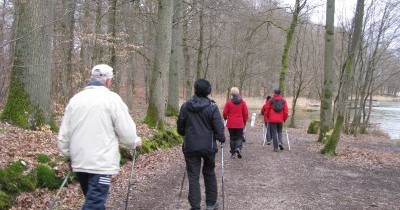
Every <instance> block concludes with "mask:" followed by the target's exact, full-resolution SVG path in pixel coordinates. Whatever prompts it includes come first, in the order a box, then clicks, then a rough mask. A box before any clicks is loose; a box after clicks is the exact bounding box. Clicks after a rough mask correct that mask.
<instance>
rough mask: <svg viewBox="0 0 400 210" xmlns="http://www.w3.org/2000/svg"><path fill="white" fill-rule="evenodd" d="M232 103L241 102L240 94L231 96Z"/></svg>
mask: <svg viewBox="0 0 400 210" xmlns="http://www.w3.org/2000/svg"><path fill="white" fill-rule="evenodd" d="M232 103H234V104H240V103H242V98H241V97H240V96H233V97H232Z"/></svg>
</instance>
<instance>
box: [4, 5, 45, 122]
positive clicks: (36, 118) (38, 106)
mask: <svg viewBox="0 0 400 210" xmlns="http://www.w3.org/2000/svg"><path fill="white" fill-rule="evenodd" d="M14 3H15V8H16V13H15V17H14V18H15V19H14V20H15V21H17V22H16V24H17V26H16V33H15V34H16V37H17V38H16V43H15V52H14V56H13V57H14V61H13V67H12V72H11V83H10V87H9V93H8V98H7V102H6V105H5V107H4V111H3V113H2V115H1V119H2V120H5V121H8V122H10V123H13V124H15V125H17V126H20V127H23V128H33V129H34V128H38V127H40V126H42V125H43V124H45V123H51V120H52V119H51V111H50V110H51V102H50V90H51V88H50V85H51V84H50V82H51V64H52V35H53V34H52V31H53V26H52V24H50V22H51V21H52V18H53V1H52V0H30V1H26V0H16V1H15V2H14Z"/></svg>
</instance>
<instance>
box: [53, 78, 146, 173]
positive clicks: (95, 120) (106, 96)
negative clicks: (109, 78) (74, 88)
mask: <svg viewBox="0 0 400 210" xmlns="http://www.w3.org/2000/svg"><path fill="white" fill-rule="evenodd" d="M118 139H119V140H120V142H121V143H123V144H125V145H127V146H129V147H130V148H135V146H136V144H140V143H141V139H140V137H138V136H137V134H136V125H135V123H134V122H133V120H132V118H131V116H130V115H129V112H128V107H127V106H126V105H125V103H124V102H123V101H122V99H121V97H120V96H119V95H118V94H116V93H114V92H112V91H110V90H109V89H108V88H106V87H104V86H87V87H86V88H85V89H84V90H83V91H81V92H79V93H77V94H76V95H75V96H74V97H72V98H71V100H70V101H69V103H68V105H67V107H66V109H65V114H64V118H63V120H62V123H61V127H60V131H59V134H58V143H57V146H58V148H59V149H60V150H61V152H62V153H63V154H64V155H65V156H66V157H68V158H70V159H71V166H72V169H73V171H74V172H87V173H93V174H107V175H112V174H118V172H119V168H120V166H119V161H120V155H119V144H118Z"/></svg>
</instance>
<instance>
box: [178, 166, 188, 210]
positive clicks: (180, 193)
mask: <svg viewBox="0 0 400 210" xmlns="http://www.w3.org/2000/svg"><path fill="white" fill-rule="evenodd" d="M185 177H186V171H184V172H183V178H182V183H181V189H180V190H179V196H178V202H177V204H176V209H177V210H179V208H180V207H181V206H180V203H181V196H182V189H183V184H184V183H185Z"/></svg>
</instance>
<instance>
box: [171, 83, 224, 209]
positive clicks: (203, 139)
mask: <svg viewBox="0 0 400 210" xmlns="http://www.w3.org/2000/svg"><path fill="white" fill-rule="evenodd" d="M194 93H195V95H194V96H193V97H192V98H191V99H190V100H188V101H186V102H185V103H184V104H183V105H182V106H181V109H180V111H179V116H178V120H177V126H178V133H179V134H180V135H182V136H184V143H183V145H182V150H183V154H184V156H185V162H186V171H187V174H188V180H189V196H188V200H189V203H190V206H191V209H192V210H197V209H200V202H201V191H200V184H199V175H200V169H201V160H202V159H203V162H204V164H203V177H204V184H205V188H206V205H207V210H212V209H218V207H219V204H218V202H217V196H218V187H217V178H216V176H215V154H216V153H217V151H218V148H217V143H216V140H218V141H220V142H221V143H224V142H225V134H224V124H223V121H222V117H221V114H220V112H219V110H218V107H217V105H216V104H215V102H214V101H213V100H211V99H209V98H208V97H207V96H208V95H209V94H210V93H211V85H210V83H209V82H208V81H207V80H205V79H199V80H197V81H196V82H195V84H194Z"/></svg>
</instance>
